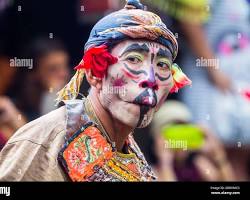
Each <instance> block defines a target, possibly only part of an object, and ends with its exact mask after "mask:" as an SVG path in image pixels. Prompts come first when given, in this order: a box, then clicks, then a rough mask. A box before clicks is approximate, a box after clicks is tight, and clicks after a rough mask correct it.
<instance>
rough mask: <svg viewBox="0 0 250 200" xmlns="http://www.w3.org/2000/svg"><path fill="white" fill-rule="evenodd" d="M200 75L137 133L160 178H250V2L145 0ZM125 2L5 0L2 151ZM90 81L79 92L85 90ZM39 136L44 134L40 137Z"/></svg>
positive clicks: (0, 14) (0, 43)
mask: <svg viewBox="0 0 250 200" xmlns="http://www.w3.org/2000/svg"><path fill="white" fill-rule="evenodd" d="M141 2H142V3H144V4H145V5H147V8H148V10H150V11H153V12H155V13H157V14H158V15H160V16H161V18H162V20H163V21H164V23H165V24H166V25H167V26H168V28H169V29H170V30H171V31H172V32H173V33H174V34H175V36H176V38H177V40H178V43H179V49H180V50H179V54H178V57H177V60H176V63H178V64H179V66H180V67H181V68H182V69H183V71H184V72H185V73H186V74H187V75H188V76H189V78H190V79H191V80H192V81H193V84H192V86H191V87H186V88H185V89H183V90H182V91H180V92H179V93H177V94H173V95H170V96H169V98H168V100H167V101H166V102H165V104H164V105H163V107H162V109H161V110H160V111H159V112H157V114H156V116H155V118H154V119H153V122H152V124H151V126H150V127H148V128H145V129H138V130H136V132H135V137H136V140H137V141H138V143H139V146H140V147H141V149H142V151H143V152H144V154H145V156H146V159H147V160H148V162H149V163H150V164H151V165H152V166H153V168H154V170H155V172H156V174H157V176H158V177H159V180H162V181H246V180H249V179H250V73H249V71H250V1H249V0H236V1H232V0H220V1H216V0H153V1H150V0H144V1H141ZM124 4H125V0H102V1H100V0H70V1H66V0H64V1H62V0H53V1H51V0H42V1H34V0H33V1H32V0H0V149H1V148H3V146H4V144H5V143H6V142H7V140H8V139H9V138H10V137H11V135H13V134H14V132H15V131H16V130H17V129H18V128H20V127H21V126H23V125H24V124H25V123H27V122H29V121H31V120H34V119H36V118H37V117H39V116H41V115H43V114H46V113H48V112H49V111H51V110H53V109H56V107H55V106H54V99H55V96H56V92H57V91H58V90H59V89H61V88H62V87H63V86H64V85H65V84H66V83H67V82H68V81H69V79H70V77H71V76H72V74H73V73H74V70H73V68H74V66H76V65H77V64H78V63H79V61H80V60H81V58H82V56H83V48H84V44H85V42H86V41H87V39H88V36H89V33H90V31H91V28H92V27H93V25H94V24H95V23H96V22H97V21H98V19H100V18H101V17H103V16H104V15H106V14H108V13H109V12H112V11H114V10H117V9H120V8H122V7H123V6H124ZM88 87H89V85H88V83H87V82H86V81H85V82H84V84H83V86H82V88H81V90H82V93H83V94H85V95H86V94H87V89H88ZM38 134H39V133H38Z"/></svg>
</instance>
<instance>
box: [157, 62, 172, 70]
mask: <svg viewBox="0 0 250 200" xmlns="http://www.w3.org/2000/svg"><path fill="white" fill-rule="evenodd" d="M157 66H158V67H160V68H161V69H168V68H169V65H168V64H167V63H165V62H158V63H157Z"/></svg>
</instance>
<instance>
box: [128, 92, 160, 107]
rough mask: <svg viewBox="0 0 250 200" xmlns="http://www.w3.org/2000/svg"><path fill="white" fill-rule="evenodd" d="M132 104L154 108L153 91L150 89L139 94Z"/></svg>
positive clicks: (154, 97)
mask: <svg viewBox="0 0 250 200" xmlns="http://www.w3.org/2000/svg"><path fill="white" fill-rule="evenodd" d="M132 103H134V104H137V105H143V106H150V107H155V106H156V104H157V97H156V94H155V92H154V91H152V90H151V89H146V90H144V91H143V92H142V93H141V94H139V95H138V96H137V97H136V98H135V100H134V101H133V102H132Z"/></svg>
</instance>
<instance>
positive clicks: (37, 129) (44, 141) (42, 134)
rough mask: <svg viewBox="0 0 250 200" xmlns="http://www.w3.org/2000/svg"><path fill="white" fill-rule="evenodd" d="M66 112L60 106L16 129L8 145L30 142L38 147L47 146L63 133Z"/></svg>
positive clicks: (63, 107)
mask: <svg viewBox="0 0 250 200" xmlns="http://www.w3.org/2000/svg"><path fill="white" fill-rule="evenodd" d="M65 127H66V110H65V106H62V107H60V108H58V109H56V110H54V111H51V112H50V113H48V114H46V115H43V116H41V117H39V118H37V119H36V120H33V121H31V122H29V123H27V124H25V125H24V126H23V127H21V128H20V129H18V130H17V131H16V133H15V134H14V135H13V136H12V137H11V138H10V140H9V141H8V144H11V143H16V142H21V141H30V142H33V143H36V144H39V145H44V146H49V145H50V143H51V142H52V141H53V140H54V138H55V137H56V136H57V134H58V133H60V132H62V131H65Z"/></svg>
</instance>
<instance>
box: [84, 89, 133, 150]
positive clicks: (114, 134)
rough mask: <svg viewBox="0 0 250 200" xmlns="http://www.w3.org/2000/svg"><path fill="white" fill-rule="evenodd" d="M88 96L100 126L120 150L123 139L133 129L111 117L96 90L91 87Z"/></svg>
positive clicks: (123, 142) (122, 145)
mask: <svg viewBox="0 0 250 200" xmlns="http://www.w3.org/2000/svg"><path fill="white" fill-rule="evenodd" d="M88 98H89V100H90V101H91V103H92V105H93V109H94V112H95V114H96V116H97V117H98V119H99V121H100V122H101V123H102V126H103V127H104V129H105V130H106V132H107V133H108V135H109V137H110V139H111V140H112V142H115V144H116V149H117V151H119V152H122V149H123V147H124V144H125V141H126V139H127V138H128V135H129V134H130V133H131V132H132V131H133V129H132V128H131V127H129V126H127V125H125V124H123V123H121V122H120V121H119V120H117V119H114V118H113V117H112V115H111V114H110V113H109V112H108V111H107V110H106V109H105V108H104V107H103V105H102V104H101V102H100V99H99V94H98V93H97V90H95V89H91V92H90V94H89V96H88Z"/></svg>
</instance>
